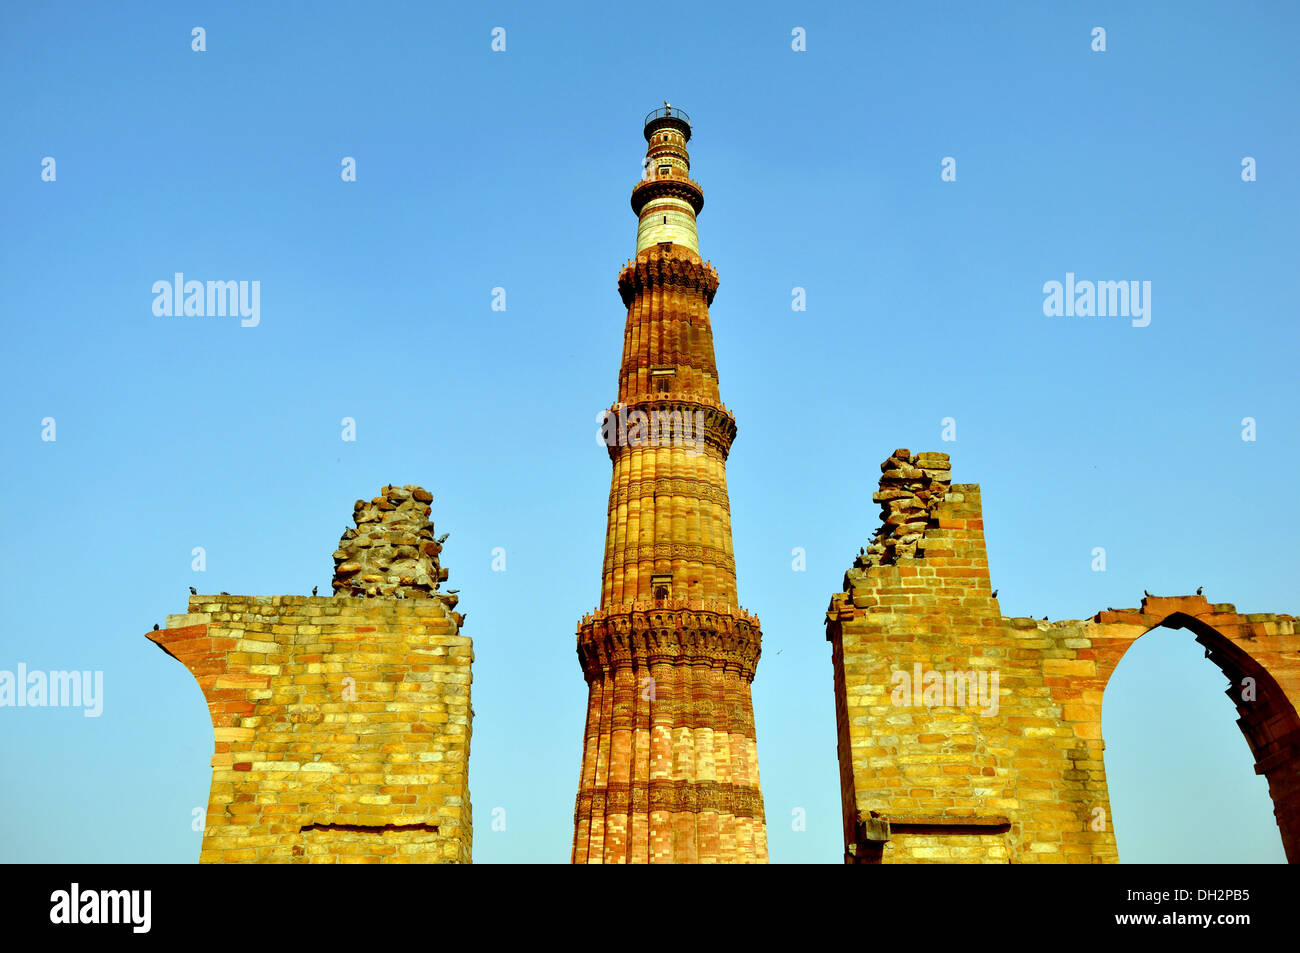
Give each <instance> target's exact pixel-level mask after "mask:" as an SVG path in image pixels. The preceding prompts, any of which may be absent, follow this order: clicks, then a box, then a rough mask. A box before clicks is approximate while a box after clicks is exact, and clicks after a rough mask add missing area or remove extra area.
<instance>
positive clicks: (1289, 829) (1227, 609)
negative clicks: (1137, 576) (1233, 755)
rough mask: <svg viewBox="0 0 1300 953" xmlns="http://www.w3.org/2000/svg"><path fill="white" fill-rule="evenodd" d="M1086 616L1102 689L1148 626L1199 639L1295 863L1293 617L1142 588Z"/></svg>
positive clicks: (1299, 741)
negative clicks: (1222, 682) (1136, 604)
mask: <svg viewBox="0 0 1300 953" xmlns="http://www.w3.org/2000/svg"><path fill="white" fill-rule="evenodd" d="M1092 621H1093V623H1095V630H1094V632H1093V635H1094V642H1093V645H1094V646H1095V647H1096V648H1097V650H1098V653H1099V657H1098V658H1097V674H1098V676H1099V677H1100V680H1101V682H1102V686H1103V691H1104V686H1105V685H1107V684H1109V681H1110V677H1111V675H1112V674H1113V673H1114V671H1115V668H1116V667H1117V666H1118V664H1119V661H1120V659H1121V658H1123V656H1124V655H1125V653H1126V652H1127V651H1128V649H1129V647H1131V646H1132V644H1133V643H1134V642H1136V641H1137V640H1138V639H1139V638H1140V637H1141V636H1143V635H1145V634H1146V633H1147V632H1150V631H1152V630H1153V629H1157V628H1169V629H1186V630H1188V631H1189V632H1191V633H1192V634H1193V636H1195V638H1196V641H1197V642H1199V643H1200V644H1201V645H1202V646H1204V647H1205V655H1206V657H1207V658H1208V659H1210V661H1212V662H1213V663H1214V664H1215V665H1216V666H1217V667H1218V668H1219V670H1220V671H1221V672H1223V674H1224V675H1225V676H1226V677H1227V678H1228V680H1229V682H1230V683H1231V684H1230V686H1229V688H1228V689H1227V690H1226V691H1225V694H1226V695H1227V696H1228V698H1229V699H1231V700H1232V703H1233V705H1234V706H1235V707H1236V709H1237V714H1238V718H1237V725H1238V727H1239V728H1240V729H1241V732H1242V734H1243V735H1245V737H1246V743H1247V744H1248V745H1249V746H1250V750H1251V754H1252V755H1253V756H1254V758H1255V773H1256V774H1262V775H1264V776H1265V778H1266V779H1267V781H1268V791H1269V795H1270V796H1271V797H1272V799H1273V814H1274V817H1275V819H1276V820H1277V825H1278V830H1279V832H1280V834H1281V837H1282V847H1283V850H1284V851H1285V852H1286V857H1287V860H1288V862H1290V863H1293V864H1294V863H1300V715H1298V714H1297V711H1296V708H1297V705H1300V636H1297V635H1296V631H1295V620H1294V619H1293V617H1291V616H1287V615H1273V614H1271V613H1259V614H1250V615H1244V614H1241V613H1239V612H1237V610H1236V608H1235V607H1234V606H1232V605H1229V604H1213V603H1210V602H1209V601H1208V600H1207V599H1205V598H1204V597H1203V596H1176V597H1157V596H1148V597H1147V598H1145V599H1143V600H1142V607H1141V608H1140V609H1123V610H1106V611H1104V612H1100V613H1098V614H1097V615H1096V616H1095V617H1094V618H1093V620H1092ZM1081 654H1082V653H1081ZM1247 679H1250V680H1252V681H1251V682H1249V683H1248V682H1246V680H1247ZM1248 687H1249V688H1250V689H1253V696H1254V697H1253V698H1251V697H1249V696H1250V694H1251V692H1250V691H1248V690H1247V688H1248Z"/></svg>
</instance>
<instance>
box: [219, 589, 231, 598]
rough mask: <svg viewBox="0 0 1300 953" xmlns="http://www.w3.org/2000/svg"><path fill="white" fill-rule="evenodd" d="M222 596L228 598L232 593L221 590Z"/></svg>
mask: <svg viewBox="0 0 1300 953" xmlns="http://www.w3.org/2000/svg"><path fill="white" fill-rule="evenodd" d="M221 594H222V595H223V596H228V595H230V593H228V592H226V590H224V589H223V590H221Z"/></svg>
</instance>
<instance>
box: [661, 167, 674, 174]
mask: <svg viewBox="0 0 1300 953" xmlns="http://www.w3.org/2000/svg"><path fill="white" fill-rule="evenodd" d="M672 171H673V167H672V166H670V165H661V166H660V167H659V174H660V175H672Z"/></svg>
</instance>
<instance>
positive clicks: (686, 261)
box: [618, 249, 718, 307]
mask: <svg viewBox="0 0 1300 953" xmlns="http://www.w3.org/2000/svg"><path fill="white" fill-rule="evenodd" d="M652 288H671V289H675V290H677V291H681V292H697V293H699V294H702V295H703V296H704V302H705V304H706V305H709V304H713V296H714V295H715V294H717V293H718V272H717V270H716V269H715V268H714V267H713V266H712V265H709V264H708V263H706V262H702V261H699V260H698V259H694V260H693V259H690V258H684V257H670V256H669V255H666V254H664V253H662V252H661V251H659V250H658V249H655V250H653V251H652V250H647V251H645V252H643V253H642V254H641V255H639V256H638V257H637V260H636V261H633V262H628V263H627V265H625V266H624V267H623V271H622V272H621V273H620V274H619V276H618V293H619V296H620V297H621V298H622V299H623V304H624V305H626V306H629V307H630V306H631V304H632V302H633V301H634V300H635V299H636V296H637V295H639V294H640V293H641V292H643V291H646V290H649V289H652Z"/></svg>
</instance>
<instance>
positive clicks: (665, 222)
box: [664, 215, 668, 225]
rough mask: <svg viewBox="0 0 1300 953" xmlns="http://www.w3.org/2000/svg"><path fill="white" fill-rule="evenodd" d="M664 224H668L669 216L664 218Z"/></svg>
mask: <svg viewBox="0 0 1300 953" xmlns="http://www.w3.org/2000/svg"><path fill="white" fill-rule="evenodd" d="M664 224H665V225H667V224H668V216H667V215H665V216H664Z"/></svg>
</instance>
